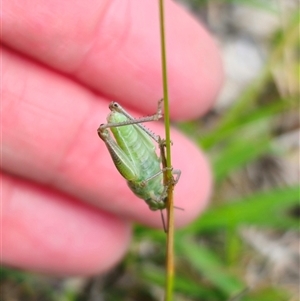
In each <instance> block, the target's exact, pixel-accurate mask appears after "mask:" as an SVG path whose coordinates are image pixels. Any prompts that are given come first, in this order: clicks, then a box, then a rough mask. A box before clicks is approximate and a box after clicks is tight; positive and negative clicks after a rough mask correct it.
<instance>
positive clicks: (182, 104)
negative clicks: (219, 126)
mask: <svg viewBox="0 0 300 301" xmlns="http://www.w3.org/2000/svg"><path fill="white" fill-rule="evenodd" d="M165 10H166V37H167V60H168V79H169V95H170V101H171V116H172V118H173V119H174V120H184V119H190V118H195V117H197V116H200V115H201V114H203V113H204V112H205V111H206V110H207V109H208V108H209V107H210V105H211V103H212V101H213V99H214V98H215V95H216V93H217V91H218V89H219V86H220V83H221V81H222V69H221V63H220V58H219V56H218V52H217V49H216V47H215V45H214V43H213V42H212V40H211V38H210V37H209V35H208V34H207V33H206V32H205V30H203V28H201V27H200V25H198V24H197V23H196V22H195V21H194V20H192V18H191V17H190V16H188V15H187V14H186V13H184V12H183V11H182V9H180V8H178V7H177V6H176V5H175V4H174V3H172V2H169V1H166V7H165ZM2 11H3V12H2V60H3V69H2V70H3V71H2V75H3V80H2V83H3V84H2V107H1V109H2V150H1V155H2V180H1V181H2V217H1V222H2V261H3V263H4V264H6V265H11V266H15V267H18V268H24V269H29V270H34V271H42V272H46V273H52V274H62V275H66V274H69V275H70V274H80V275H88V274H92V273H98V272H104V271H105V270H107V269H109V268H111V267H112V265H114V264H115V263H116V262H117V261H118V260H119V259H120V258H121V257H122V256H123V255H124V253H125V251H126V248H127V246H128V243H129V240H130V224H131V221H137V222H140V223H143V224H145V225H149V226H156V227H158V226H161V220H160V214H159V212H152V211H150V210H149V208H148V206H147V205H146V204H145V202H144V201H143V200H140V199H138V198H137V197H136V196H134V195H133V193H132V192H131V191H130V190H129V188H128V187H127V185H126V182H125V180H124V179H123V178H122V177H121V176H120V175H119V173H118V172H117V171H116V169H115V167H114V165H113V163H112V161H111V158H110V157H109V154H108V151H107V149H106V148H105V145H104V143H103V142H102V141H101V140H100V139H99V138H98V136H97V131H96V130H97V128H98V126H99V124H100V123H104V122H105V121H106V116H107V114H108V112H109V110H108V103H109V101H110V100H112V99H113V100H116V101H118V102H120V103H121V104H122V106H123V107H124V108H126V109H131V110H132V111H133V112H134V113H133V114H134V116H143V115H148V114H151V113H153V112H155V110H156V105H157V101H158V99H160V98H161V97H162V94H163V93H162V81H161V63H160V38H159V25H158V7H157V2H155V1H150V0H148V1H147V0H144V1H104V0H103V1H99V0H94V1H88V2H87V1H81V2H79V1H77V2H69V1H57V0H52V1H40V0H39V1H33V0H29V1H26V3H24V4H22V3H20V2H19V1H18V0H6V1H4V3H3V9H2ZM137 112H139V113H137ZM147 126H149V127H150V128H151V129H153V131H154V132H155V133H158V134H161V135H162V137H163V136H164V131H163V125H162V124H160V123H153V124H151V125H150V124H149V125H147ZM172 141H173V144H174V145H173V146H172V163H173V166H174V168H178V169H181V170H182V177H181V179H180V182H179V183H178V185H177V186H176V189H175V204H176V206H178V207H183V208H184V211H183V212H181V211H179V210H178V211H176V225H177V226H183V225H185V224H187V223H188V222H190V221H191V220H192V219H194V218H195V217H196V216H197V215H198V214H199V212H200V211H201V210H202V209H203V208H204V206H205V204H206V202H207V200H208V198H209V194H210V190H211V176H210V171H209V167H208V163H207V160H206V159H205V157H204V155H203V154H202V153H200V152H199V150H198V149H197V147H195V146H194V145H193V144H192V143H191V142H190V141H189V140H188V139H187V138H185V137H184V136H183V135H182V134H180V133H179V132H177V131H176V130H173V131H172Z"/></svg>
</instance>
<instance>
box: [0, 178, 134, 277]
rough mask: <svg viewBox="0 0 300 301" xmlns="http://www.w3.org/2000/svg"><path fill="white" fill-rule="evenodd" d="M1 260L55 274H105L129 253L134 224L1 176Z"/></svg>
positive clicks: (62, 196) (33, 185) (43, 188)
mask: <svg viewBox="0 0 300 301" xmlns="http://www.w3.org/2000/svg"><path fill="white" fill-rule="evenodd" d="M1 182H2V210H1V227H2V235H1V261H2V264H4V265H9V266H14V267H18V268H22V269H27V270H31V271H39V272H43V273H48V274H56V275H91V274H96V273H103V272H105V271H107V270H108V269H110V268H111V267H112V266H113V265H115V264H116V263H117V262H118V261H119V260H120V259H121V258H122V256H123V255H124V253H125V251H126V249H127V247H128V244H129V240H130V232H131V231H130V225H129V224H128V223H127V222H125V221H122V220H120V219H119V218H116V217H114V216H112V215H110V214H108V213H104V212H103V211H101V210H97V209H95V208H92V207H90V206H88V205H86V204H84V203H82V202H79V201H77V200H75V199H72V198H70V197H68V196H66V195H63V194H61V193H57V192H54V191H52V190H50V189H48V188H45V187H41V186H37V185H36V184H32V183H29V182H27V181H24V180H21V179H17V178H15V177H12V176H11V175H8V174H2V178H1Z"/></svg>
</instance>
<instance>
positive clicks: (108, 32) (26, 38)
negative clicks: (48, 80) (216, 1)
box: [2, 0, 223, 120]
mask: <svg viewBox="0 0 300 301" xmlns="http://www.w3.org/2000/svg"><path fill="white" fill-rule="evenodd" d="M3 11H4V14H3V16H2V28H3V29H2V38H3V42H4V43H5V44H6V45H8V46H9V47H11V48H13V49H15V50H17V51H19V52H21V53H25V54H26V55H28V56H30V57H32V58H34V59H36V60H39V61H41V62H43V63H45V64H46V65H48V66H51V67H52V68H55V69H57V70H59V71H62V72H65V73H66V74H69V75H70V76H72V77H73V78H76V79H77V80H79V81H80V82H81V83H84V84H85V85H87V86H89V87H90V88H93V89H94V90H96V91H98V92H99V93H102V95H105V96H106V97H109V98H113V99H115V100H118V101H120V102H121V103H123V104H124V105H126V107H131V108H133V109H135V110H138V111H140V112H142V113H143V114H145V113H148V112H149V111H151V110H153V107H152V105H151V103H152V102H153V101H154V100H158V99H160V98H161V97H162V94H163V93H162V84H161V54H160V37H159V18H158V16H159V14H158V1H153V0H143V1H136V0H134V1H123V0H113V1H112V0H110V1H103V0H102V1H98V0H92V1H88V2H86V1H76V2H72V4H71V3H70V2H66V1H60V0H52V1H45V0H44V1H41V0H38V1H37V0H30V1H26V2H21V3H20V1H18V0H6V1H4V4H3ZM165 13H166V16H165V19H166V26H165V27H166V38H167V63H168V78H169V95H170V100H171V115H172V117H173V118H174V119H178V120H179V119H181V120H182V119H184V118H195V117H197V116H199V115H200V114H203V112H205V111H207V110H208V108H209V107H210V106H211V104H212V102H213V101H214V99H215V98H216V94H217V92H218V90H219V88H220V85H221V83H222V77H223V72H222V66H221V59H220V55H219V53H218V49H217V47H216V45H215V43H214V41H213V40H212V38H211V37H210V35H209V34H208V33H207V32H206V30H204V29H203V27H202V26H200V25H199V24H198V23H197V22H196V21H195V20H194V19H193V18H192V17H191V16H190V15H188V14H187V13H186V12H185V11H184V10H183V9H182V8H180V7H178V5H177V4H175V3H174V2H173V1H165Z"/></svg>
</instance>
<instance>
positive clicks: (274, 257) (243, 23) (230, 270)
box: [0, 0, 300, 301]
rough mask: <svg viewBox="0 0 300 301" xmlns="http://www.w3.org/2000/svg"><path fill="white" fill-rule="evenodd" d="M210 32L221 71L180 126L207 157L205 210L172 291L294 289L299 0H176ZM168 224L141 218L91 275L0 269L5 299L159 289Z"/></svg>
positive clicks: (268, 299)
mask: <svg viewBox="0 0 300 301" xmlns="http://www.w3.org/2000/svg"><path fill="white" fill-rule="evenodd" d="M180 2H181V4H182V5H184V6H185V7H186V8H187V9H188V10H190V11H191V13H192V14H193V15H194V16H195V17H196V18H198V19H199V20H200V21H201V22H202V23H203V24H204V25H205V26H206V27H207V28H208V29H209V30H210V31H211V32H212V33H213V34H214V36H215V38H216V40H217V42H218V44H219V46H220V49H221V51H222V54H223V60H224V65H225V73H226V81H225V85H224V88H223V90H222V92H221V95H220V96H219V99H218V101H217V102H216V105H215V106H214V108H212V110H211V111H210V112H209V113H208V114H207V115H206V116H204V117H203V118H201V120H195V121H191V122H187V123H182V124H178V125H177V126H178V127H179V128H180V129H181V130H182V131H184V132H185V133H186V134H187V135H188V136H190V137H191V139H193V140H194V141H196V143H198V145H199V147H201V148H203V149H204V150H205V151H206V152H207V154H208V156H209V157H210V159H211V162H212V166H213V169H214V176H215V183H216V184H215V190H214V195H213V199H212V202H211V204H210V207H209V208H208V210H207V211H206V212H205V213H204V214H203V215H202V216H201V217H200V218H199V219H198V220H196V221H195V222H194V223H192V224H191V225H189V226H188V227H186V228H184V229H181V230H178V231H177V232H176V239H175V241H176V243H175V249H176V251H175V253H176V280H175V298H174V299H175V300H177V301H185V300H186V301H189V300H191V301H193V300H199V301H200V300H201V301H219V300H220V301H223V300H228V301H229V300H230V301H238V300H241V301H242V300H244V301H248V300H256V301H277V300H278V301H281V300H282V301H283V300H290V301H294V300H295V301H296V300H299V278H300V277H299V276H300V272H299V270H300V265H299V262H300V250H299V242H300V235H299V217H300V204H299V186H298V185H299V144H300V143H299V125H300V122H299V69H300V68H299V67H300V64H299V48H300V47H299V46H300V45H299V2H298V0H227V1H226V0H180ZM164 260H165V234H164V233H163V232H162V231H158V230H153V229H148V228H145V227H142V226H136V227H135V234H134V240H133V241H132V245H131V248H130V250H129V252H128V255H127V257H126V258H125V259H124V261H123V262H122V263H120V264H119V266H117V267H116V268H115V269H114V270H113V271H111V272H110V273H108V274H106V275H100V276H98V277H93V278H74V277H73V278H64V279H58V278H51V277H46V276H41V275H34V274H31V273H25V272H21V271H18V270H12V269H7V268H2V269H1V286H0V289H1V297H0V298H1V300H3V301H19V300H20V301H21V300H22V301H27V300H28V301H35V300H41V301H53V300H55V301H83V300H84V301H96V300H97V301H98V300H105V301H115V300H116V301H117V300H124V301H127V300H128V301H135V300H137V301H156V300H162V296H163V285H164V277H165V272H164Z"/></svg>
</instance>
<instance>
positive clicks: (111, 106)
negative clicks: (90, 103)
mask: <svg viewBox="0 0 300 301" xmlns="http://www.w3.org/2000/svg"><path fill="white" fill-rule="evenodd" d="M109 109H110V110H111V111H118V110H119V109H120V105H119V104H118V103H117V102H115V101H112V102H111V103H110V104H109Z"/></svg>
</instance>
